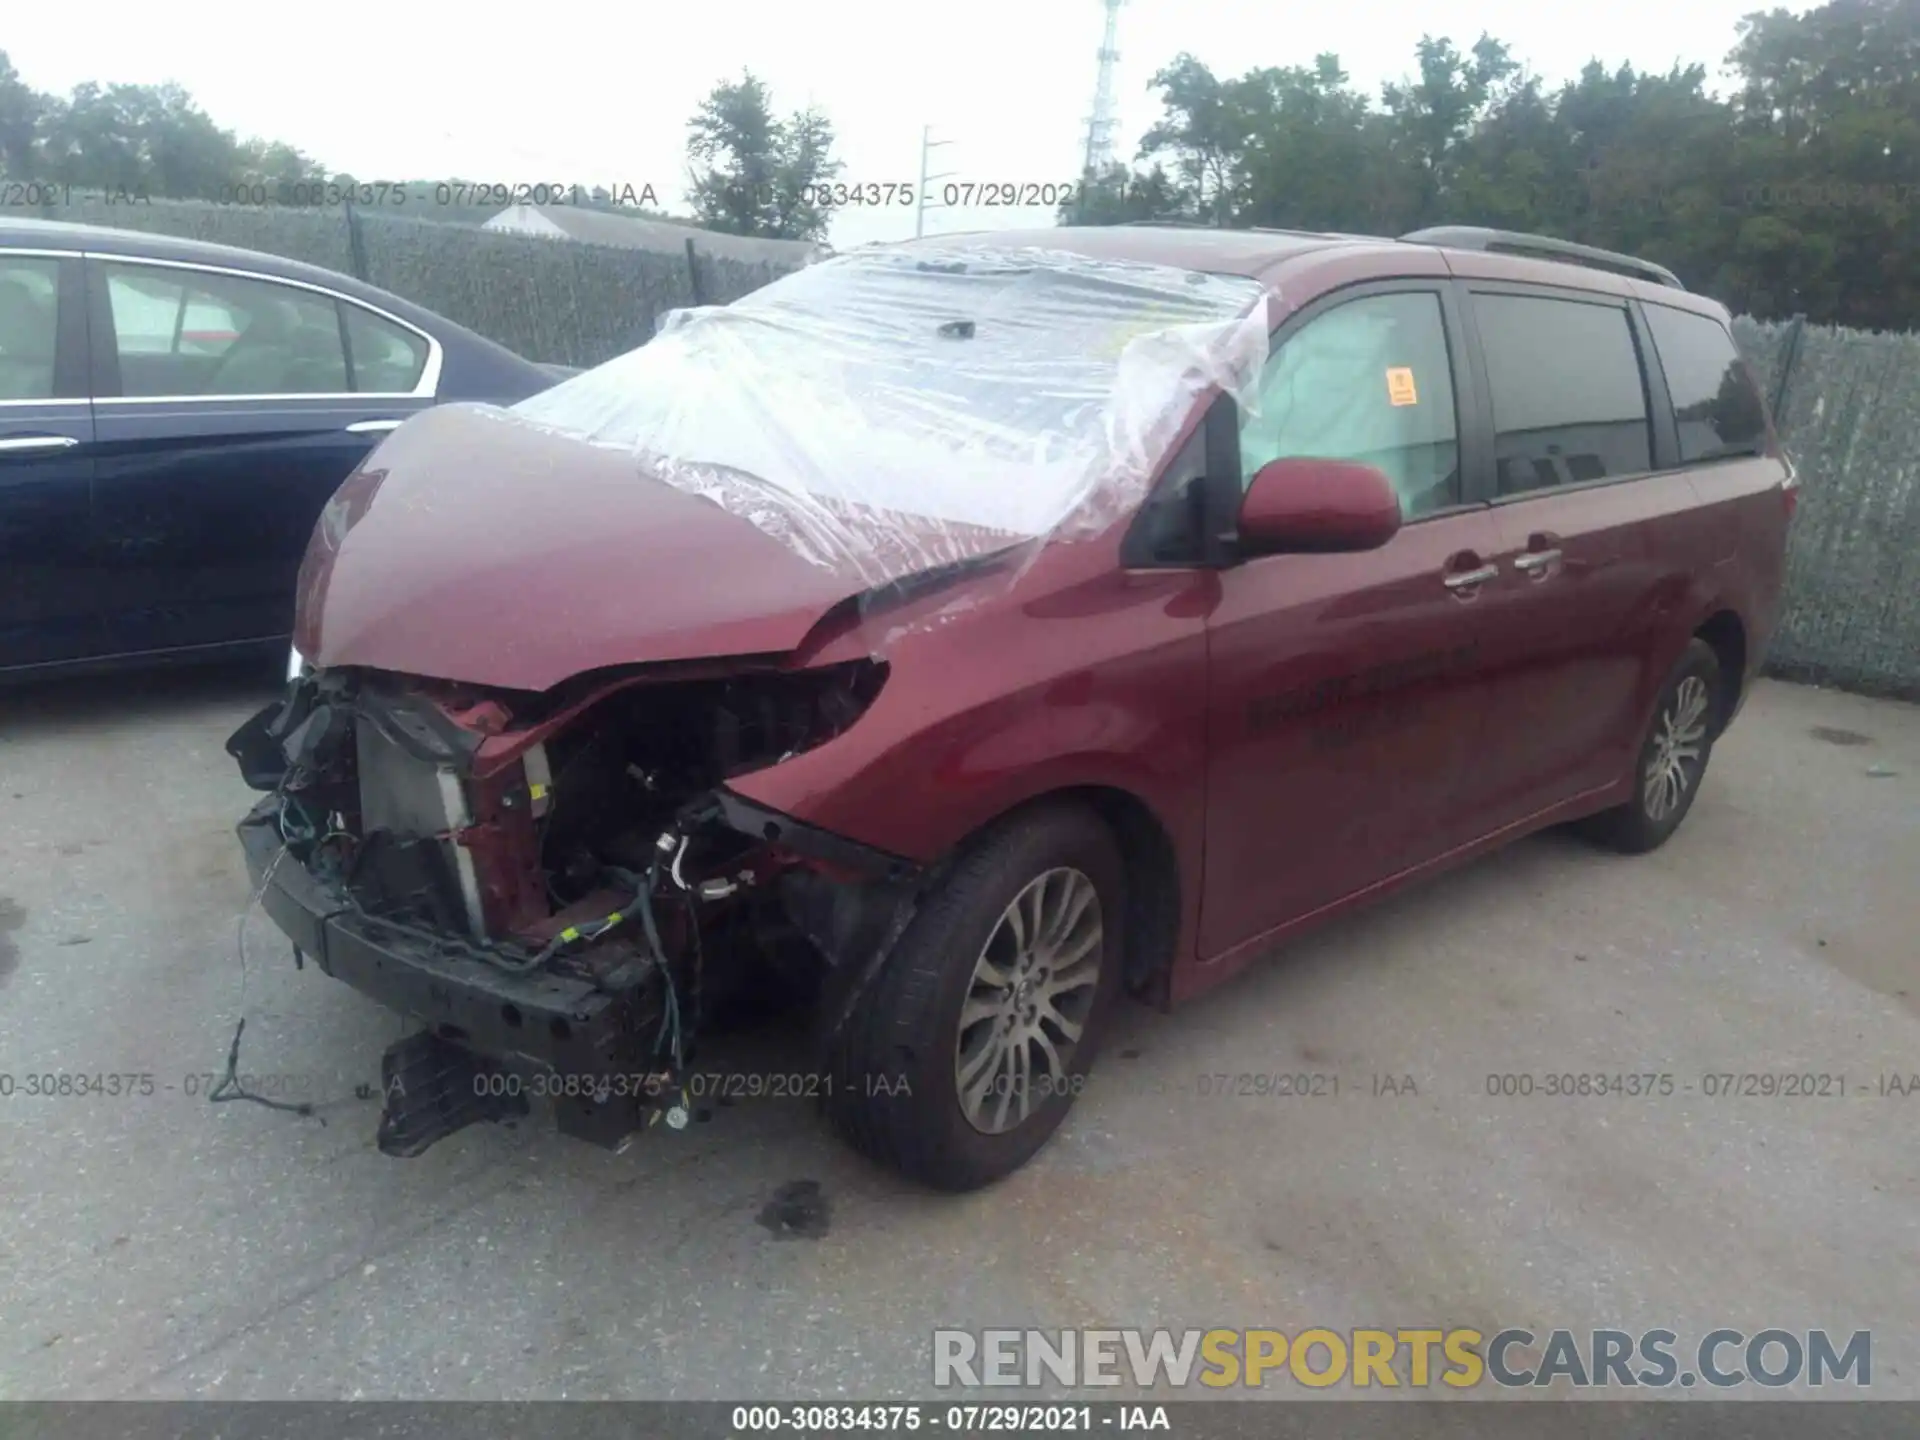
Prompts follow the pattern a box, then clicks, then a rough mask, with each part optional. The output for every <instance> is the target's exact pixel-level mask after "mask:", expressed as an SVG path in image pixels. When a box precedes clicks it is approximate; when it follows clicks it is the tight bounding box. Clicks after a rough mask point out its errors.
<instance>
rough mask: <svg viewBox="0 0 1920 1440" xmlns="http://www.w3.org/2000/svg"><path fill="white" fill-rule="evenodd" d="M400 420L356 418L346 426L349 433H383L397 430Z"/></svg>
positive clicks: (401, 422)
mask: <svg viewBox="0 0 1920 1440" xmlns="http://www.w3.org/2000/svg"><path fill="white" fill-rule="evenodd" d="M404 423H405V422H404V421H401V420H356V421H354V422H353V423H352V424H351V425H349V426H347V433H348V434H349V435H384V434H386V432H387V431H389V430H398V429H399V428H400V427H401V425H402V424H404Z"/></svg>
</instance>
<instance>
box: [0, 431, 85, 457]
mask: <svg viewBox="0 0 1920 1440" xmlns="http://www.w3.org/2000/svg"><path fill="white" fill-rule="evenodd" d="M79 443H80V442H79V441H78V440H76V439H74V437H73V436H71V435H8V436H6V437H4V438H0V454H7V453H15V454H17V453H19V452H20V451H22V450H71V449H72V448H73V447H74V446H76V445H78V444H79Z"/></svg>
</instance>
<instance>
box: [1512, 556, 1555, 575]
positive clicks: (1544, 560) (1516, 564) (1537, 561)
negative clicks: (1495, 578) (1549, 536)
mask: <svg viewBox="0 0 1920 1440" xmlns="http://www.w3.org/2000/svg"><path fill="white" fill-rule="evenodd" d="M1559 558H1560V552H1559V551H1558V550H1522V551H1521V552H1520V553H1519V554H1518V555H1516V556H1514V557H1513V568H1514V569H1516V570H1518V571H1519V572H1520V573H1521V574H1523V575H1536V574H1538V573H1539V572H1541V571H1542V570H1545V569H1547V568H1548V567H1549V566H1551V565H1552V564H1553V563H1554V562H1555V561H1556V560H1558V559H1559Z"/></svg>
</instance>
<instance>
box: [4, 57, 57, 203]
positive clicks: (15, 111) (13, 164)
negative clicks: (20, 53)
mask: <svg viewBox="0 0 1920 1440" xmlns="http://www.w3.org/2000/svg"><path fill="white" fill-rule="evenodd" d="M46 107H47V98H46V97H45V96H44V95H41V94H39V93H38V92H36V91H34V90H32V89H30V88H29V87H28V85H27V83H26V81H24V80H22V79H21V78H20V75H19V72H18V71H16V70H15V69H14V68H13V61H12V60H10V59H9V58H8V57H7V52H6V51H4V50H0V175H5V176H6V177H7V178H9V179H12V180H32V179H34V178H36V176H37V173H38V163H39V155H38V153H37V147H36V145H35V138H36V136H37V134H38V132H39V128H40V117H41V115H42V114H43V113H44V112H45V110H46Z"/></svg>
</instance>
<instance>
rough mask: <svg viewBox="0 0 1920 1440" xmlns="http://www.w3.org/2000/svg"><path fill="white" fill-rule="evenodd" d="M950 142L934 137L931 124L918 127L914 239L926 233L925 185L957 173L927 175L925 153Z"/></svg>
mask: <svg viewBox="0 0 1920 1440" xmlns="http://www.w3.org/2000/svg"><path fill="white" fill-rule="evenodd" d="M951 144H953V141H951V140H936V139H934V138H933V127H932V126H931V125H923V126H922V127H921V128H920V193H919V196H918V197H917V198H916V199H915V201H914V205H913V238H914V239H916V240H918V239H919V238H920V237H921V236H922V235H924V234H925V233H926V227H927V186H928V185H930V184H931V183H932V182H933V181H935V180H949V179H951V178H952V177H953V176H954V175H956V174H957V173H959V172H957V171H954V170H946V171H942V172H941V173H940V174H938V175H929V174H928V173H927V155H928V154H929V153H930V152H931V151H934V150H937V149H939V147H940V146H942V145H951Z"/></svg>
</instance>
